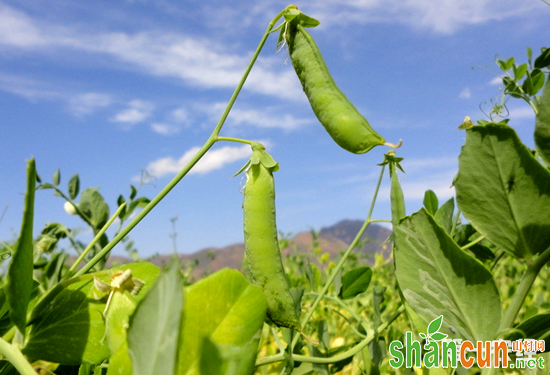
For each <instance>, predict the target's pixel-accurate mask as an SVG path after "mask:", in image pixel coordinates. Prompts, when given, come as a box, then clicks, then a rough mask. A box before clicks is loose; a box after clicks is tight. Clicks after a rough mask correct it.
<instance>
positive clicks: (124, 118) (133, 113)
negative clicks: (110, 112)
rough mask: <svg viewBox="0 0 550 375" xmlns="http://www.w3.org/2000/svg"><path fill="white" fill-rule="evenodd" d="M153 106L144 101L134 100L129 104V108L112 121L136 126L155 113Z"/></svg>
mask: <svg viewBox="0 0 550 375" xmlns="http://www.w3.org/2000/svg"><path fill="white" fill-rule="evenodd" d="M153 108H154V106H153V104H152V103H150V102H147V101H143V100H137V99H136V100H132V101H131V102H130V103H128V108H126V109H124V110H122V111H120V112H119V113H117V114H116V115H115V116H114V117H113V118H112V121H114V122H119V123H123V124H126V125H130V126H131V125H135V124H137V123H138V122H143V121H145V120H146V119H147V118H148V117H149V116H150V115H151V112H152V111H153Z"/></svg>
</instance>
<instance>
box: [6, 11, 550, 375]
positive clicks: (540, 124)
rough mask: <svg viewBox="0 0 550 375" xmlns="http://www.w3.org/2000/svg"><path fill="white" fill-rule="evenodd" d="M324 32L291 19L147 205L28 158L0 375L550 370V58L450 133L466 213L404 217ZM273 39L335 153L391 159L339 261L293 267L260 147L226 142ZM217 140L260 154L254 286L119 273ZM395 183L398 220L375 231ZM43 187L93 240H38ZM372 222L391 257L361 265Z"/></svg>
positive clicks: (65, 233) (443, 204)
mask: <svg viewBox="0 0 550 375" xmlns="http://www.w3.org/2000/svg"><path fill="white" fill-rule="evenodd" d="M318 25H319V22H318V21H317V20H316V19H313V18H311V17H309V16H307V15H305V14H304V13H302V12H301V11H300V10H299V9H298V8H297V7H296V6H293V5H290V6H288V7H286V8H284V9H283V10H282V11H281V12H280V13H279V14H278V15H276V16H275V18H273V20H272V21H271V22H270V23H269V25H267V29H266V31H265V33H264V35H263V37H262V39H261V41H260V44H259V45H258V47H257V49H256V52H255V53H254V55H253V56H252V59H251V61H250V64H249V66H248V68H247V69H246V71H245V72H244V75H243V76H242V79H241V81H240V83H239V85H238V86H237V88H236V89H235V92H234V94H233V96H232V97H231V100H230V101H229V103H228V104H227V107H226V109H225V111H224V112H223V114H222V116H221V119H220V120H219V122H218V124H217V125H216V126H215V128H214V129H213V130H212V133H211V135H210V137H209V138H208V140H207V141H206V143H205V144H204V145H203V146H202V147H201V148H200V149H199V150H198V152H197V153H196V154H195V156H194V157H193V158H192V159H191V160H190V161H189V162H188V163H187V165H186V166H185V167H184V168H182V169H181V171H180V172H179V173H178V174H177V175H176V176H175V177H174V179H173V180H172V181H171V182H169V183H168V184H167V185H166V186H165V187H164V188H163V189H162V191H160V193H159V194H158V195H157V196H155V197H154V198H152V199H151V198H147V197H144V196H141V194H140V191H139V189H137V188H135V187H134V186H131V188H130V193H129V194H128V195H120V196H119V199H118V201H117V202H116V206H115V207H113V206H111V207H109V205H108V204H107V202H106V200H105V199H104V197H103V196H102V195H101V194H100V193H99V191H98V190H97V189H94V188H84V187H81V184H80V177H79V175H78V174H76V175H74V176H72V177H71V178H70V179H69V180H68V181H67V179H65V178H62V175H61V172H60V171H59V170H58V171H57V172H55V174H54V175H53V176H52V177H48V178H47V177H46V176H43V175H39V174H38V172H37V167H36V163H35V160H34V159H30V160H28V161H27V184H26V187H27V188H26V194H25V196H24V197H22V199H24V212H23V214H22V222H21V225H20V231H19V232H18V234H17V240H16V241H13V242H12V243H4V242H2V243H1V244H0V246H1V248H0V249H1V250H0V251H1V256H2V266H3V267H2V269H3V270H4V271H3V273H2V275H1V280H2V287H1V289H0V336H1V338H0V356H1V357H0V358H1V359H0V375H8V374H22V375H31V374H36V373H40V374H57V375H69V374H70V375H90V374H95V375H98V374H107V375H114V374H120V375H130V374H135V375H153V374H163V375H173V374H179V375H184V374H203V375H215V374H224V375H250V374H293V375H306V374H327V375H328V374H349V375H351V374H353V375H359V374H434V375H435V374H461V375H462V374H477V373H481V374H501V373H506V374H512V373H521V374H523V373H526V374H527V373H529V374H548V373H550V371H549V370H548V369H547V368H548V367H547V366H550V363H549V362H548V361H550V356H548V355H547V350H546V349H549V350H550V346H549V345H550V278H549V276H550V275H549V269H548V267H547V263H548V261H549V260H550V170H549V168H550V80H549V79H548V74H549V67H550V48H548V49H545V48H543V49H542V50H540V51H533V50H532V49H530V48H527V49H526V51H527V53H526V56H518V57H515V58H514V57H510V58H506V59H497V60H496V61H495V63H496V65H497V67H498V69H499V70H500V73H501V75H500V77H501V80H502V82H501V86H502V90H501V92H500V96H499V98H498V100H495V101H494V102H493V107H492V109H491V110H490V112H489V113H487V118H486V119H485V120H478V121H477V123H474V122H473V121H472V120H471V119H470V117H467V116H466V117H465V119H464V122H463V123H462V124H461V125H460V126H459V124H456V126H458V127H459V129H461V132H462V133H461V136H463V137H464V145H463V147H462V149H461V151H460V155H457V158H458V162H459V169H458V173H457V175H456V177H455V179H454V181H453V186H454V188H455V192H456V196H455V197H453V198H451V199H440V198H441V197H438V196H437V195H436V193H434V192H433V191H432V190H427V191H426V193H425V195H424V200H423V207H422V208H421V209H420V210H419V211H417V212H410V211H408V210H407V209H406V207H405V198H406V197H407V191H406V190H405V189H402V188H401V182H400V181H401V176H402V174H403V173H404V171H405V170H407V160H406V159H403V158H402V157H400V154H399V151H400V150H399V148H400V146H401V143H389V142H387V140H385V139H384V137H383V136H382V135H381V134H379V132H378V130H377V129H376V126H375V124H373V126H371V124H370V123H369V122H368V121H367V119H365V117H363V115H362V114H361V113H360V112H359V111H358V110H357V109H356V107H355V106H354V105H353V104H352V103H351V102H350V101H349V100H348V98H347V97H346V96H345V94H344V93H343V92H342V91H341V90H340V89H339V88H338V86H337V85H336V83H335V82H334V81H333V79H332V78H331V75H330V73H329V71H328V68H327V67H326V65H325V63H324V60H323V57H322V51H320V50H319V48H318V46H317V44H316V42H315V41H314V40H313V38H312V36H311V35H310V33H309V32H308V29H311V28H314V27H317V26H318ZM272 35H274V36H275V37H276V36H277V35H278V40H277V47H278V48H281V49H284V50H285V51H288V55H289V60H290V62H291V64H292V66H293V68H294V70H295V72H296V75H297V77H298V79H299V81H300V83H301V85H302V88H303V91H304V94H305V95H306V97H307V99H308V102H309V105H310V106H311V109H312V111H313V113H314V114H315V116H316V117H317V119H318V122H319V126H323V127H324V129H325V130H326V132H327V133H328V135H329V136H330V137H331V138H332V140H334V142H336V144H337V145H339V146H340V147H341V148H343V149H344V150H346V151H349V152H351V153H354V154H364V153H367V152H369V151H370V150H371V149H373V148H377V149H378V148H385V149H386V153H385V154H384V159H383V160H380V163H379V164H378V165H377V166H375V168H378V169H379V174H378V176H379V177H378V180H376V181H373V185H374V186H375V188H374V189H373V191H374V194H373V196H372V199H371V203H370V206H369V207H367V209H366V212H368V214H367V216H366V218H365V220H364V224H363V226H362V228H361V229H360V231H359V232H358V233H357V234H356V237H355V239H354V240H353V241H352V243H351V244H350V245H349V247H348V248H347V249H346V250H345V251H342V252H341V253H340V255H339V256H338V257H337V258H333V259H330V257H329V256H328V254H327V253H326V252H325V251H324V250H323V248H322V247H321V246H320V245H319V241H318V238H317V237H316V235H315V234H314V235H313V239H312V243H311V246H310V249H309V251H308V252H307V253H303V252H292V251H291V252H289V253H288V255H285V256H282V255H281V251H280V249H281V248H292V247H293V243H292V241H289V240H287V239H284V238H280V237H279V232H278V229H277V224H276V223H277V218H276V210H275V184H274V181H275V180H276V179H277V170H278V168H279V166H278V163H277V161H276V160H275V159H274V158H273V157H272V155H271V154H270V150H269V148H268V147H267V148H266V147H265V145H263V144H261V143H258V142H255V141H250V140H246V139H239V138H233V137H225V136H220V131H221V130H222V128H223V125H224V122H225V120H226V118H227V117H228V115H229V113H230V111H231V108H232V106H233V104H234V102H235V100H236V98H237V96H238V95H239V93H240V91H241V89H242V87H243V86H244V85H245V84H246V79H247V77H248V74H249V72H250V71H251V70H252V69H253V67H254V63H255V62H256V59H257V58H258V55H259V53H260V51H261V50H262V48H263V46H264V44H265V43H266V41H267V40H268V38H269V37H270V36H272ZM270 40H271V39H270ZM358 73H360V72H358ZM518 100H519V101H525V102H526V103H528V104H529V106H530V107H531V109H532V110H533V112H534V114H535V118H536V121H535V123H534V124H533V135H534V144H535V145H536V148H535V149H530V148H528V147H527V146H525V145H524V143H523V141H522V140H521V139H520V138H519V137H518V135H517V133H516V132H515V130H514V124H513V123H512V121H509V120H508V119H507V116H506V114H507V110H506V109H507V103H508V102H509V101H518ZM403 141H404V142H407V140H406V139H404V140H403ZM217 142H237V143H241V144H247V145H249V146H250V147H251V150H252V156H251V158H250V160H249V161H248V162H247V163H246V164H245V165H244V166H243V167H242V169H241V170H240V171H239V172H237V173H236V175H240V174H242V175H243V176H244V177H243V181H245V183H244V187H243V190H244V192H243V193H244V194H243V196H244V197H243V217H244V220H243V233H244V244H245V248H246V251H245V255H244V259H243V263H242V264H243V266H242V269H239V270H235V269H228V268H225V269H222V270H221V271H218V272H215V273H212V274H210V275H208V276H206V277H204V278H202V279H200V280H194V279H192V278H191V277H190V271H191V269H190V266H189V265H187V264H182V263H181V262H180V261H179V260H178V259H177V258H176V257H174V259H173V260H172V262H171V263H170V264H169V265H168V266H166V267H164V268H159V267H157V266H155V265H153V264H152V263H150V262H148V261H147V260H143V259H140V258H139V255H138V254H137V253H134V255H135V259H134V260H135V261H134V262H132V263H128V264H124V265H121V266H114V267H110V268H107V259H108V257H109V254H110V252H111V250H112V249H113V248H114V247H115V246H117V245H119V246H124V245H125V244H126V246H130V248H131V246H132V245H131V243H128V242H127V238H128V234H129V233H130V232H131V231H132V230H133V228H134V227H135V226H136V225H137V224H138V223H139V222H140V221H141V220H142V219H143V218H144V217H145V216H146V215H147V214H148V213H149V212H151V210H153V209H154V208H155V206H156V205H157V204H158V203H159V202H160V201H162V200H163V199H164V197H165V196H166V195H167V194H168V193H169V192H170V191H171V190H172V189H173V188H174V187H175V186H176V185H177V184H178V183H179V182H180V181H181V180H182V179H183V178H184V177H186V176H187V175H188V173H189V172H190V171H191V170H192V169H193V168H194V166H195V165H196V164H197V162H199V161H200V160H201V158H203V157H204V156H205V155H206V154H207V153H208V152H209V150H210V149H211V147H212V146H213V145H214V144H216V143H217ZM383 181H390V183H391V184H390V186H391V188H390V190H389V192H388V193H389V197H388V199H389V200H390V201H391V212H388V217H383V218H379V217H373V211H374V205H375V203H376V202H377V200H380V199H381V194H384V193H383V190H382V189H380V186H381V184H382V182H383ZM38 190H47V191H50V192H52V193H53V195H55V196H56V197H58V198H56V199H59V197H61V198H62V199H63V200H64V204H65V206H64V207H65V210H66V211H67V213H68V214H71V215H76V216H77V217H79V218H80V219H82V221H83V222H84V223H85V225H86V226H87V227H89V229H90V230H91V231H92V232H93V236H94V238H93V240H92V241H91V242H89V243H82V242H81V241H77V240H75V239H74V237H73V236H72V235H71V229H70V228H68V227H66V226H64V225H63V224H61V223H51V224H49V225H47V226H45V227H44V229H43V230H42V232H41V234H40V235H39V236H38V237H36V236H34V235H33V233H34V232H33V230H34V229H36V228H40V227H41V226H42V225H43V224H44V223H36V222H35V220H34V213H35V194H36V192H37V191H38ZM379 222H384V223H388V224H391V226H392V228H393V231H392V235H391V236H390V237H389V238H388V239H387V241H386V243H385V244H384V246H386V247H387V246H389V247H391V248H392V252H391V256H390V257H389V258H384V257H383V256H382V255H381V254H376V255H375V256H374V259H372V258H367V256H366V255H365V254H364V253H361V252H357V251H355V250H357V248H359V247H361V245H362V243H361V238H362V236H363V234H364V233H365V231H366V229H367V228H368V227H369V225H371V224H373V223H379ZM113 223H115V225H116V226H118V229H117V231H116V234H115V235H114V236H112V238H109V236H108V235H107V229H108V228H110V227H111V226H112V225H113ZM74 254H77V255H76V256H75V255H74ZM285 254H286V253H285ZM70 255H72V258H70V257H69V256H70ZM76 257H77V258H76ZM75 258H76V260H75Z"/></svg>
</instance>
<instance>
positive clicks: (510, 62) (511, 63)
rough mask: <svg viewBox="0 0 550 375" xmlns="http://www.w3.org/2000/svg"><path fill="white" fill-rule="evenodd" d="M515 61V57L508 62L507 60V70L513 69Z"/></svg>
mask: <svg viewBox="0 0 550 375" xmlns="http://www.w3.org/2000/svg"><path fill="white" fill-rule="evenodd" d="M515 61H516V60H515V58H513V57H510V58H509V59H508V60H506V64H505V67H506V70H510V69H512V67H513V66H514V63H515Z"/></svg>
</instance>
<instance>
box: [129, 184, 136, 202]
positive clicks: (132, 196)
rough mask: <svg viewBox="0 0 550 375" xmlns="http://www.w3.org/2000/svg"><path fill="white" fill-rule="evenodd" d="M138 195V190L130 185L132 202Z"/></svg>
mask: <svg viewBox="0 0 550 375" xmlns="http://www.w3.org/2000/svg"><path fill="white" fill-rule="evenodd" d="M136 195H137V189H136V187H135V186H134V185H130V200H132V199H134V198H135V197H136Z"/></svg>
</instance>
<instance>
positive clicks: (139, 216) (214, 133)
mask: <svg viewBox="0 0 550 375" xmlns="http://www.w3.org/2000/svg"><path fill="white" fill-rule="evenodd" d="M286 10H287V8H285V9H284V10H283V11H281V12H280V13H279V14H278V15H277V16H276V17H275V18H274V19H273V20H272V21H271V22H270V23H269V25H268V27H267V29H266V31H265V33H264V35H263V37H262V39H261V40H260V43H259V44H258V47H257V48H256V51H255V52H254V54H253V55H252V59H251V60H250V63H249V64H248V67H247V68H246V70H245V72H244V74H243V76H242V78H241V80H240V81H239V84H238V85H237V87H236V88H235V91H234V92H233V95H232V96H231V99H229V103H227V107H226V108H225V111H224V112H223V114H222V116H221V118H220V120H219V121H218V124H217V125H216V127H215V128H214V130H213V131H212V134H211V135H210V137H209V138H208V140H207V141H206V143H205V144H204V145H203V146H202V147H201V148H200V149H199V151H198V152H197V153H196V154H195V156H193V158H192V159H191V160H190V161H189V162H188V163H187V165H186V166H185V167H183V169H182V170H181V171H180V172H179V173H178V174H177V175H176V176H175V177H174V178H173V179H172V181H170V182H169V183H168V184H167V185H166V186H165V187H164V189H162V191H161V192H160V193H158V194H157V196H156V197H155V198H153V199H152V200H151V202H149V204H147V206H145V207H144V208H143V210H141V212H140V213H138V214H137V215H136V217H135V218H134V219H133V220H132V221H131V222H130V223H128V225H127V226H126V227H124V229H122V230H121V231H120V232H119V233H118V234H117V235H116V236H115V237H114V238H113V239H112V240H111V241H110V242H109V243H108V244H107V245H105V247H104V248H103V249H102V250H101V251H100V252H99V253H97V255H96V256H95V257H94V258H93V259H91V260H90V261H89V262H88V263H87V264H86V265H85V266H84V267H82V268H81V269H80V271H78V272H77V273H76V274H75V277H78V276H81V275H83V274H85V273H86V272H88V271H89V270H90V269H91V268H92V267H93V266H95V265H96V264H97V263H98V262H99V261H100V260H101V258H103V257H104V256H105V255H106V254H107V253H108V252H109V251H111V249H112V248H113V247H115V246H116V245H117V244H118V243H119V242H120V241H121V240H122V239H123V238H124V237H125V236H126V235H127V234H128V233H129V232H130V231H131V230H132V229H134V227H135V226H136V225H138V224H139V222H140V221H141V220H142V219H143V218H144V217H145V216H146V215H147V214H148V213H149V212H151V210H152V209H153V208H154V207H155V206H156V205H157V204H158V203H159V202H160V201H161V200H162V199H164V197H165V196H166V195H168V193H169V192H170V191H171V190H172V189H173V188H174V187H175V186H176V185H177V184H178V183H179V182H180V180H181V179H182V178H183V177H185V176H186V175H187V173H189V171H190V170H191V168H193V167H194V166H195V164H197V162H198V161H199V160H200V159H201V158H202V157H203V156H204V155H205V154H206V152H207V151H208V150H210V148H211V147H212V146H213V145H214V143H216V141H217V140H218V139H219V138H218V134H219V133H220V130H221V128H222V126H223V124H224V123H225V120H226V119H227V116H228V115H229V112H230V111H231V108H232V107H233V104H234V103H235V100H236V99H237V96H238V95H239V93H240V92H241V89H242V87H243V85H244V83H245V82H246V79H247V78H248V74H249V73H250V71H251V70H252V67H253V66H254V63H255V62H256V59H257V58H258V56H259V54H260V51H261V50H262V48H263V46H264V44H265V42H266V40H267V37H268V36H269V34H270V31H271V29H272V28H273V26H274V25H275V23H277V21H278V20H279V19H280V18H281V17H282V16H283V15H284V13H285V12H286Z"/></svg>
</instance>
